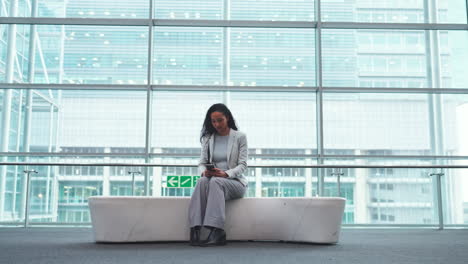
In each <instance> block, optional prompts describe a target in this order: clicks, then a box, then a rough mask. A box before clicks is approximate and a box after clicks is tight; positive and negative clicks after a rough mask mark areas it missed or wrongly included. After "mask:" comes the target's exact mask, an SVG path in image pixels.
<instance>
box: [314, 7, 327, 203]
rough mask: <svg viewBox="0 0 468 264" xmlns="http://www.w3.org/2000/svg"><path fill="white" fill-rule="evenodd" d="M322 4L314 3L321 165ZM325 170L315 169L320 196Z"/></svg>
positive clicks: (322, 152)
mask: <svg viewBox="0 0 468 264" xmlns="http://www.w3.org/2000/svg"><path fill="white" fill-rule="evenodd" d="M321 8H322V3H321V0H316V1H315V20H316V21H317V26H316V29H315V32H316V34H315V67H316V69H315V72H316V85H317V87H318V89H317V92H316V97H315V102H316V103H315V115H316V124H317V127H316V128H317V154H318V156H317V164H323V163H324V159H323V158H322V156H323V154H324V148H323V71H322V25H323V23H322V15H321V13H322V10H321ZM324 179H325V169H323V168H319V169H317V188H318V190H317V194H318V195H319V196H322V195H323V193H324V182H325V181H324Z"/></svg>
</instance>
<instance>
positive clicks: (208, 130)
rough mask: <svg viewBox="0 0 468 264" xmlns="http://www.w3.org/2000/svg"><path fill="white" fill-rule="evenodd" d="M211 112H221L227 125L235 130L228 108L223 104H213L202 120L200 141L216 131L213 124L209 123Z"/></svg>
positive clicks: (234, 123)
mask: <svg viewBox="0 0 468 264" xmlns="http://www.w3.org/2000/svg"><path fill="white" fill-rule="evenodd" d="M213 112H220V113H223V115H224V116H225V117H227V119H228V127H229V128H232V129H234V130H237V126H236V121H235V120H234V117H233V116H232V114H231V111H230V110H229V108H227V106H226V105H224V104H214V105H212V106H211V107H210V108H209V109H208V111H207V112H206V116H205V121H203V127H202V130H201V134H200V142H201V141H202V139H203V138H204V137H206V136H208V135H212V134H213V133H215V132H216V129H215V128H214V127H213V124H211V113H213Z"/></svg>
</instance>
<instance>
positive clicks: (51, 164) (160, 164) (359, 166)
mask: <svg viewBox="0 0 468 264" xmlns="http://www.w3.org/2000/svg"><path fill="white" fill-rule="evenodd" d="M0 166H30V167H32V166H91V167H191V168H196V167H197V165H196V164H193V163H191V164H180V163H177V164H171V163H66V162H17V161H16V162H15V161H13V162H10V161H7V162H0ZM249 167H251V168H300V169H304V168H332V169H343V168H346V169H372V168H385V169H387V168H388V169H390V168H392V169H468V165H444V164H439V165H351V164H340V165H323V164H318V165H291V164H278V165H249Z"/></svg>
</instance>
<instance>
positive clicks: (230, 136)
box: [189, 104, 248, 246]
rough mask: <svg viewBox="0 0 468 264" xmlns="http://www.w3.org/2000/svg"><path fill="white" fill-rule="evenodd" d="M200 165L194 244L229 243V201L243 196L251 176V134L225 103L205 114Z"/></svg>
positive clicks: (192, 218)
mask: <svg viewBox="0 0 468 264" xmlns="http://www.w3.org/2000/svg"><path fill="white" fill-rule="evenodd" d="M200 141H201V145H202V151H201V156H200V161H199V165H198V169H199V172H200V173H201V176H202V177H201V178H200V179H199V180H198V181H197V185H196V186H195V189H194V191H193V194H192V198H191V200H190V206H189V224H190V245H192V246H212V245H226V232H225V231H224V220H225V206H226V201H227V200H231V199H237V198H242V197H243V196H244V194H245V191H246V189H247V180H246V179H245V177H244V176H243V175H242V174H243V173H244V171H245V170H246V169H247V156H248V153H247V137H246V135H245V134H244V133H242V132H239V131H237V127H236V124H235V120H234V117H233V116H232V114H231V111H229V109H228V108H227V107H226V106H225V105H224V104H214V105H212V106H211V107H210V108H209V109H208V111H207V113H206V117H205V121H204V122H203V127H202V130H201V136H200Z"/></svg>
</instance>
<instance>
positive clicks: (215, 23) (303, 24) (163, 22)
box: [153, 19, 316, 28]
mask: <svg viewBox="0 0 468 264" xmlns="http://www.w3.org/2000/svg"><path fill="white" fill-rule="evenodd" d="M153 25H155V26H168V27H228V28H233V27H242V28H252V27H254V28H315V27H316V22H310V21H254V20H203V19H197V20H190V19H154V20H153Z"/></svg>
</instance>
